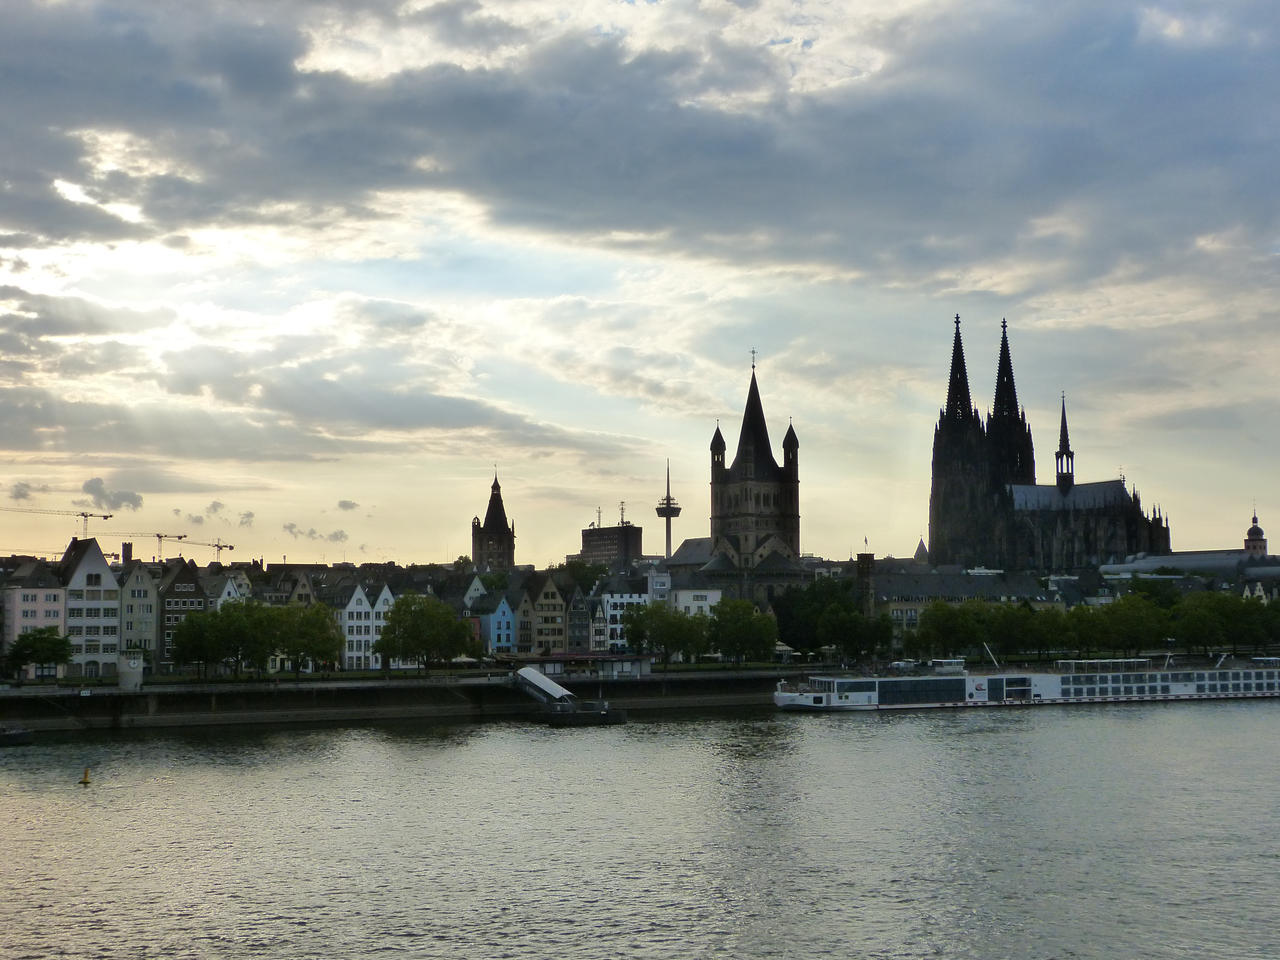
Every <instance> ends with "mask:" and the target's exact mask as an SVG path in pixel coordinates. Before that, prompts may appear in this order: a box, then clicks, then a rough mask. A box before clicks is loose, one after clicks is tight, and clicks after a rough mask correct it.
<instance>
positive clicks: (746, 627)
mask: <svg viewBox="0 0 1280 960" xmlns="http://www.w3.org/2000/svg"><path fill="white" fill-rule="evenodd" d="M707 638H708V640H709V642H710V645H711V649H712V650H716V651H719V652H720V653H721V654H723V655H724V656H726V657H729V658H730V659H731V660H735V661H737V662H739V663H741V662H742V661H744V660H772V659H773V647H774V644H775V643H777V640H778V624H777V621H775V620H774V619H773V617H769V616H765V615H764V614H762V613H758V612H757V611H756V608H755V604H753V603H752V602H751V601H750V600H721V601H720V602H719V603H717V604H716V605H715V607H714V608H712V611H711V620H710V622H709V623H708V624H707Z"/></svg>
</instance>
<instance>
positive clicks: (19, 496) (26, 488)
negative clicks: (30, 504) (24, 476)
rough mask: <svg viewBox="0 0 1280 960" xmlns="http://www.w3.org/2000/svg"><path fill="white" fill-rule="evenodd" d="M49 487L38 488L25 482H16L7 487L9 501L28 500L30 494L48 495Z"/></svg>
mask: <svg viewBox="0 0 1280 960" xmlns="http://www.w3.org/2000/svg"><path fill="white" fill-rule="evenodd" d="M48 492H49V487H48V486H47V485H45V484H40V485H39V486H36V485H33V484H30V483H28V482H27V481H25V480H18V481H16V482H15V483H13V484H12V485H11V486H10V487H9V499H10V500H30V499H31V494H32V493H48Z"/></svg>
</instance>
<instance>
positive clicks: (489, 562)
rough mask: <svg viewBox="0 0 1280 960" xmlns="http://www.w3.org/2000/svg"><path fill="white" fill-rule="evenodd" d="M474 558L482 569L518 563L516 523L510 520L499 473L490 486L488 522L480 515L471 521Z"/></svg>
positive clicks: (478, 568) (474, 562)
mask: <svg viewBox="0 0 1280 960" xmlns="http://www.w3.org/2000/svg"><path fill="white" fill-rule="evenodd" d="M471 562H472V563H473V564H475V568H476V569H477V570H479V571H482V572H483V571H489V570H494V571H497V570H510V569H511V568H512V567H514V566H515V563H516V525H515V524H514V523H508V522H507V511H506V508H505V507H504V506H503V505H502V487H501V486H499V485H498V475H497V473H494V475H493V486H492V487H490V488H489V509H488V510H486V511H485V514H484V523H483V524H482V523H481V522H480V518H479V517H475V518H473V519H472V521H471Z"/></svg>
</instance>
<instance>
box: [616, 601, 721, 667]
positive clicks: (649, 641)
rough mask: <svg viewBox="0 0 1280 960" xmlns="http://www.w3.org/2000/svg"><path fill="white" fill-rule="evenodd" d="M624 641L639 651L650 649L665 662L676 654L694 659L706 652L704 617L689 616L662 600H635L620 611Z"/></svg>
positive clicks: (647, 651) (689, 659) (686, 659)
mask: <svg viewBox="0 0 1280 960" xmlns="http://www.w3.org/2000/svg"><path fill="white" fill-rule="evenodd" d="M622 624H623V628H624V630H625V636H626V638H627V645H628V646H629V647H631V648H632V649H633V650H636V651H637V652H639V653H651V654H653V655H655V656H656V657H658V659H659V660H660V661H661V662H662V664H663V665H664V666H665V665H666V664H668V663H670V662H671V658H672V657H673V656H674V655H676V654H679V655H680V656H681V658H683V659H684V660H685V661H686V662H693V661H695V660H697V659H698V657H699V656H701V655H702V654H703V653H706V652H707V626H708V622H707V618H706V616H705V615H702V614H699V615H697V616H690V615H689V614H687V613H685V612H684V611H683V610H677V609H676V608H674V607H671V606H668V605H667V604H665V603H651V604H646V605H641V604H635V605H633V606H630V607H628V608H627V609H626V610H624V611H623V614H622Z"/></svg>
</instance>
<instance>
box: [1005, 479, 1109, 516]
mask: <svg viewBox="0 0 1280 960" xmlns="http://www.w3.org/2000/svg"><path fill="white" fill-rule="evenodd" d="M1009 492H1010V493H1012V494H1013V508H1014V509H1015V510H1098V509H1101V508H1104V507H1115V506H1127V505H1129V504H1130V503H1132V502H1133V498H1132V497H1131V496H1129V491H1128V490H1126V489H1125V486H1124V481H1123V480H1101V481H1098V482H1097V483H1077V484H1075V485H1074V486H1073V487H1071V488H1070V489H1069V490H1068V491H1067V492H1066V493H1063V492H1062V491H1060V490H1059V489H1058V487H1057V485H1056V484H1054V485H1049V484H1034V485H1033V484H1028V483H1013V484H1010V485H1009Z"/></svg>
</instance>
